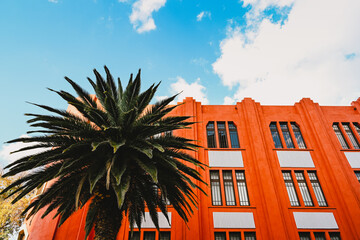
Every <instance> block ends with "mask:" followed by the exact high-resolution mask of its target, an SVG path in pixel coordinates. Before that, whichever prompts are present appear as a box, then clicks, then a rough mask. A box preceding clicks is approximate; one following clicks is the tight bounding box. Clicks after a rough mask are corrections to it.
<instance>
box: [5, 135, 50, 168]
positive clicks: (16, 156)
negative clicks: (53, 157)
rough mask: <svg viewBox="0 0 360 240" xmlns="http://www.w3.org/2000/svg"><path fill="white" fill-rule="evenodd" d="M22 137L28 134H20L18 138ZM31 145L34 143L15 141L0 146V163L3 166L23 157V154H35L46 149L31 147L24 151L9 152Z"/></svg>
mask: <svg viewBox="0 0 360 240" xmlns="http://www.w3.org/2000/svg"><path fill="white" fill-rule="evenodd" d="M22 137H29V136H28V135H21V136H20V138H22ZM31 145H34V143H22V142H16V143H10V144H7V145H3V146H2V148H1V149H0V165H2V167H5V166H6V165H8V164H10V163H11V162H13V161H16V160H18V159H20V158H22V157H25V156H28V155H31V154H35V153H39V152H42V151H44V150H46V148H42V149H32V150H28V151H24V152H19V153H14V154H10V153H11V152H13V151H16V150H19V149H20V148H23V147H28V146H31Z"/></svg>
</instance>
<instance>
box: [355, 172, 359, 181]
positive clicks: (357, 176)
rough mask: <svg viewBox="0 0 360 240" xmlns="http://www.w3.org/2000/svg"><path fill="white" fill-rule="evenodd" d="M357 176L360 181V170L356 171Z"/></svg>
mask: <svg viewBox="0 0 360 240" xmlns="http://www.w3.org/2000/svg"><path fill="white" fill-rule="evenodd" d="M355 176H356V178H357V180H358V181H359V183H360V171H355Z"/></svg>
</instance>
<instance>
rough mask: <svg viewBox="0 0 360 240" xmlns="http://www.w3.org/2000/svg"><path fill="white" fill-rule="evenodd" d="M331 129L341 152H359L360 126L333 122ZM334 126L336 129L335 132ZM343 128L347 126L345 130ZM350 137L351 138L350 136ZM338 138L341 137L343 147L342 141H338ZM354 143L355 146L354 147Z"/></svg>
mask: <svg viewBox="0 0 360 240" xmlns="http://www.w3.org/2000/svg"><path fill="white" fill-rule="evenodd" d="M331 126H332V129H333V132H334V133H335V136H336V139H337V140H338V143H339V145H340V149H341V150H357V151H359V150H360V124H359V123H358V122H341V121H338V122H333V123H332V125H331ZM334 126H336V127H337V130H335V128H334ZM344 126H347V127H346V128H345V127H344ZM350 135H351V136H350ZM339 136H341V137H342V140H343V141H344V143H345V145H346V146H345V145H344V144H342V141H341V140H340V139H339ZM354 143H355V144H356V145H354Z"/></svg>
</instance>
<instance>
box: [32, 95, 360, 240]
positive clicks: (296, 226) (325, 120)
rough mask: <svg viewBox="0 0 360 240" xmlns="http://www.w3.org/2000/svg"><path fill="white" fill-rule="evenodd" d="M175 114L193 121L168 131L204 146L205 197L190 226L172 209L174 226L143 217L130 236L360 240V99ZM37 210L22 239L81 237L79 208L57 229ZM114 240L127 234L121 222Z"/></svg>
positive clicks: (195, 105) (147, 239)
mask: <svg viewBox="0 0 360 240" xmlns="http://www.w3.org/2000/svg"><path fill="white" fill-rule="evenodd" d="M172 114H174V115H184V116H194V117H193V119H192V120H193V121H195V122H197V123H196V124H195V125H194V126H193V127H192V129H188V130H182V131H178V132H176V133H173V134H178V135H182V136H186V137H187V138H192V139H196V140H197V141H198V144H199V145H201V146H203V148H200V149H199V150H198V152H196V153H194V156H195V157H196V158H198V159H199V160H200V161H202V162H204V163H205V164H207V165H209V168H207V169H206V170H205V171H203V172H202V174H203V178H204V179H205V180H206V181H207V182H208V184H209V187H205V189H207V196H206V195H204V194H200V192H199V194H198V196H199V206H198V209H197V210H196V211H195V212H194V215H193V216H192V217H191V219H190V221H189V223H188V224H187V225H186V224H185V223H184V222H183V221H182V220H181V218H180V217H179V216H177V214H176V213H174V212H173V209H172V208H171V205H170V206H169V211H170V212H171V214H170V215H171V226H170V225H168V223H167V221H165V220H164V219H162V218H161V217H160V227H161V231H160V233H158V232H157V231H156V229H155V228H154V226H153V224H152V222H151V220H150V218H149V216H147V215H146V216H145V220H146V222H145V223H144V225H143V231H141V233H138V232H135V233H134V235H133V239H141V240H155V239H156V240H157V239H161V240H168V239H171V240H180V239H181V240H185V239H186V240H197V239H204V240H208V239H209V240H240V239H242V240H243V239H245V240H255V239H264V240H267V239H276V240H281V239H284V240H288V239H297V240H298V239H301V240H307V239H312V240H315V239H316V240H321V239H326V240H339V239H345V240H353V239H360V98H359V99H358V100H357V101H354V102H352V103H351V106H319V104H317V103H314V102H313V101H312V100H310V99H308V98H304V99H302V100H301V101H300V102H298V103H295V105H293V106H264V105H261V104H260V103H257V102H254V101H253V100H252V99H249V98H245V99H244V100H243V101H241V102H238V103H236V105H202V104H201V103H199V102H196V101H194V100H193V99H192V98H186V99H185V100H184V104H183V105H181V106H179V107H178V108H177V109H176V110H175V111H174V112H173V113H172ZM40 215H41V213H39V214H37V215H36V216H35V217H34V218H33V219H32V221H28V222H27V231H28V239H29V240H48V239H49V240H50V239H51V240H58V239H79V240H80V239H81V240H82V239H84V230H83V229H84V224H85V217H86V207H85V208H84V209H82V210H80V211H78V212H76V213H75V214H74V215H73V216H72V217H71V218H70V219H69V220H68V221H67V222H65V223H64V224H63V225H62V226H61V227H60V228H58V227H57V221H58V218H55V219H52V216H48V217H46V218H45V219H40ZM92 238H93V236H90V237H89V239H92ZM118 239H119V240H120V239H130V238H129V225H128V223H127V222H124V223H123V226H122V227H121V229H120V231H119V234H118Z"/></svg>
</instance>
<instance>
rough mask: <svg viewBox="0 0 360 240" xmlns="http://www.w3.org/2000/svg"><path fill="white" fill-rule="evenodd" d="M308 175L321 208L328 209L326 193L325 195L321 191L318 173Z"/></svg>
mask: <svg viewBox="0 0 360 240" xmlns="http://www.w3.org/2000/svg"><path fill="white" fill-rule="evenodd" d="M308 175H309V179H310V182H311V186H312V188H313V190H314V193H315V197H316V200H317V201H318V204H319V206H320V207H326V206H327V203H326V200H325V196H324V193H323V191H322V189H321V186H320V183H319V180H318V178H317V176H316V172H308Z"/></svg>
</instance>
